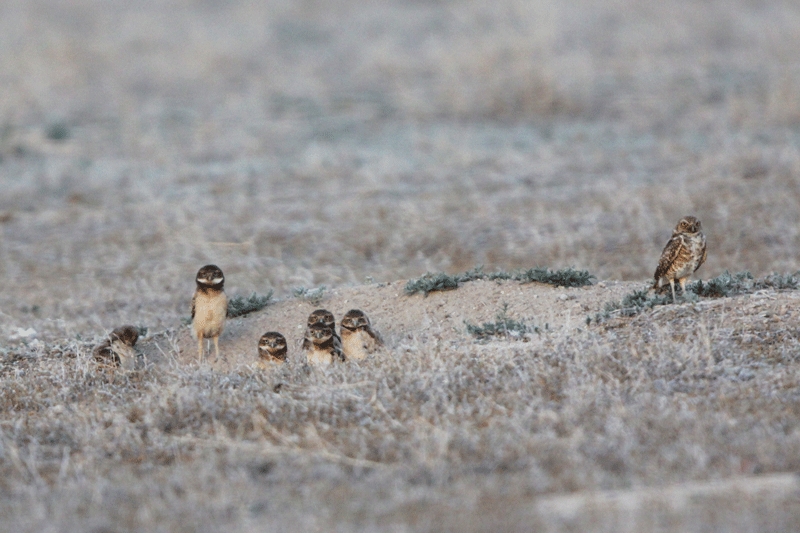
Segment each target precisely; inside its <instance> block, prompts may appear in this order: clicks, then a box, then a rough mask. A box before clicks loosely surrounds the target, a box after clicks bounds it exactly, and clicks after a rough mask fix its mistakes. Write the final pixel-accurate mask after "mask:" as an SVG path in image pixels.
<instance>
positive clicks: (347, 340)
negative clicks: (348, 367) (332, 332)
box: [341, 309, 383, 360]
mask: <svg viewBox="0 0 800 533" xmlns="http://www.w3.org/2000/svg"><path fill="white" fill-rule="evenodd" d="M341 337H342V349H343V350H344V355H345V357H347V358H348V359H356V360H358V359H364V358H365V357H366V356H367V354H369V352H371V351H373V350H374V349H375V348H376V347H378V346H381V345H383V340H382V339H381V336H380V335H379V334H378V332H377V331H375V330H374V329H372V324H371V323H370V321H369V318H368V317H367V315H366V314H365V313H364V311H362V310H360V309H351V310H349V311H348V312H347V314H345V315H344V317H342V324H341Z"/></svg>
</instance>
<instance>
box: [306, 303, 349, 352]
mask: <svg viewBox="0 0 800 533" xmlns="http://www.w3.org/2000/svg"><path fill="white" fill-rule="evenodd" d="M314 324H323V325H325V326H327V327H329V328H331V331H332V332H333V336H334V337H335V340H336V341H338V342H339V344H341V343H342V339H341V338H340V337H339V335H337V334H336V319H335V318H334V317H333V313H331V312H330V311H328V310H327V309H315V310H314V311H312V312H311V314H310V315H308V320H307V321H306V336H305V338H304V339H303V349H304V350H307V349H309V348H310V347H311V341H310V340H309V337H308V335H307V333H308V332H309V330H310V329H311V326H313V325H314Z"/></svg>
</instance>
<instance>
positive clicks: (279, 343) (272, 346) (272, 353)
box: [258, 331, 288, 363]
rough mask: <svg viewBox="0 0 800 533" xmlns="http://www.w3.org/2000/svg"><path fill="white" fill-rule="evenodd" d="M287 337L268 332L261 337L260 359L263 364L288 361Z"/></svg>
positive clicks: (259, 345) (275, 332) (259, 342)
mask: <svg viewBox="0 0 800 533" xmlns="http://www.w3.org/2000/svg"><path fill="white" fill-rule="evenodd" d="M287 351H288V350H287V347H286V337H284V336H283V335H281V334H280V333H278V332H277V331H268V332H267V333H264V334H263V335H262V336H261V340H259V341H258V357H259V359H260V360H261V361H262V362H265V363H268V362H273V361H274V362H278V363H282V362H284V361H286V354H287Z"/></svg>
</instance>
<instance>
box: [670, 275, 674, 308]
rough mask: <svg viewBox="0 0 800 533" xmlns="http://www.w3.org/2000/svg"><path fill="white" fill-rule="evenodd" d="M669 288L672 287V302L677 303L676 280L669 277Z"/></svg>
mask: <svg viewBox="0 0 800 533" xmlns="http://www.w3.org/2000/svg"><path fill="white" fill-rule="evenodd" d="M669 288H670V289H672V303H675V280H674V279H672V278H669Z"/></svg>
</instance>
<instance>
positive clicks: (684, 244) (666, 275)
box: [653, 216, 706, 302]
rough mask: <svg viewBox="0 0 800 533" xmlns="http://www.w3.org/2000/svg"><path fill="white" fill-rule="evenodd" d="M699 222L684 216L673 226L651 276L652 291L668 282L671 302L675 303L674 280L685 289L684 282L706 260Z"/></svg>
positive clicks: (704, 238) (703, 237)
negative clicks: (670, 235) (652, 281)
mask: <svg viewBox="0 0 800 533" xmlns="http://www.w3.org/2000/svg"><path fill="white" fill-rule="evenodd" d="M700 230H701V227H700V221H699V220H698V219H697V218H695V217H693V216H685V217H683V218H682V219H681V220H680V221H679V222H678V225H677V226H675V229H674V230H673V231H672V238H670V240H669V242H667V245H666V246H665V247H664V251H662V252H661V259H659V261H658V266H657V267H656V272H655V274H654V275H653V278H654V280H655V283H654V284H653V288H654V289H658V288H659V286H660V285H661V284H662V280H667V281H668V282H669V286H670V289H672V301H673V302H674V301H675V280H678V283H680V285H681V290H685V289H686V280H687V279H689V276H691V275H692V273H694V271H695V270H697V269H698V268H700V265H702V264H703V262H704V261H705V260H706V237H705V235H703V233H702V231H700Z"/></svg>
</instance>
